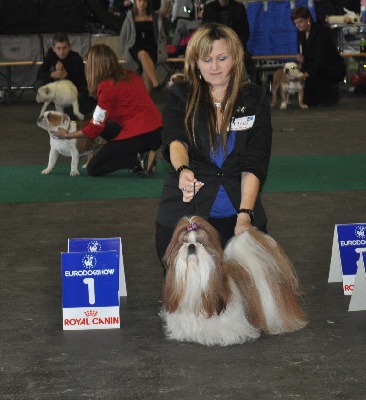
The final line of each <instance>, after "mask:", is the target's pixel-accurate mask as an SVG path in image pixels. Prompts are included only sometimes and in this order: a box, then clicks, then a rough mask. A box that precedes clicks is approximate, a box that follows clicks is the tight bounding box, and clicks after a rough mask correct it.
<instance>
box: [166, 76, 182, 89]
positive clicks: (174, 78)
mask: <svg viewBox="0 0 366 400" xmlns="http://www.w3.org/2000/svg"><path fill="white" fill-rule="evenodd" d="M185 80H186V77H185V76H184V74H182V73H176V74H173V75H172V76H171V77H170V79H169V82H168V84H167V86H168V87H170V86H172V85H173V84H174V83H178V82H183V81H185Z"/></svg>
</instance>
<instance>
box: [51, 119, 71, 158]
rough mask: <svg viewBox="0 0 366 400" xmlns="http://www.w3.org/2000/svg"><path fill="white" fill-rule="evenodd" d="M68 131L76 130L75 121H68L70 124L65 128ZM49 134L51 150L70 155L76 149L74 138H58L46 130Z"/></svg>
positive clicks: (66, 155) (65, 155)
mask: <svg viewBox="0 0 366 400" xmlns="http://www.w3.org/2000/svg"><path fill="white" fill-rule="evenodd" d="M67 130H68V131H69V132H75V131H76V123H75V121H70V126H69V128H68V129H67ZM48 133H49V135H50V147H51V151H57V152H58V153H59V154H61V155H62V156H64V157H72V155H73V153H74V151H75V149H76V139H69V140H65V139H59V138H57V137H56V136H54V134H53V131H48Z"/></svg>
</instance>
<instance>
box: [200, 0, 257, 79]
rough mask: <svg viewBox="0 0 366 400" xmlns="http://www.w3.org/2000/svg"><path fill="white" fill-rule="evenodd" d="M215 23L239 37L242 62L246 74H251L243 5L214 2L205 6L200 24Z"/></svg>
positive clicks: (246, 23)
mask: <svg viewBox="0 0 366 400" xmlns="http://www.w3.org/2000/svg"><path fill="white" fill-rule="evenodd" d="M207 22H217V23H220V24H223V25H226V26H229V27H230V28H231V29H233V31H234V32H235V33H236V34H237V35H238V36H239V39H240V41H241V44H242V45H243V48H244V62H245V68H246V70H247V72H248V74H249V75H250V74H251V68H252V58H251V55H250V53H249V51H248V48H247V43H248V40H249V36H250V29H249V21H248V15H247V11H246V9H245V6H244V4H242V3H239V2H237V1H235V0H214V1H212V2H210V3H208V4H205V6H204V8H203V15H202V23H203V24H204V23H207Z"/></svg>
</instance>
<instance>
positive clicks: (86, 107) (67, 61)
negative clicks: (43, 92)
mask: <svg viewBox="0 0 366 400" xmlns="http://www.w3.org/2000/svg"><path fill="white" fill-rule="evenodd" d="M59 79H69V80H70V81H71V82H72V83H73V84H74V85H75V86H76V87H77V89H78V92H79V107H80V112H81V113H82V114H84V115H85V114H89V113H91V112H92V111H93V110H94V107H95V105H96V102H95V100H93V99H92V98H91V97H89V94H88V90H87V84H86V78H85V72H84V62H83V59H82V57H81V56H80V54H79V53H77V52H76V51H73V50H71V45H70V40H69V37H68V36H67V34H66V33H56V34H55V35H54V36H53V39H52V47H50V48H49V49H48V51H47V54H46V56H45V59H44V61H43V63H42V65H41V66H40V67H39V69H38V72H37V80H36V82H35V83H34V89H35V90H36V91H37V90H38V89H39V88H40V87H41V86H43V85H46V84H47V83H51V82H54V81H56V80H59ZM66 112H67V113H69V112H68V109H66ZM70 117H71V118H73V117H74V116H73V115H70Z"/></svg>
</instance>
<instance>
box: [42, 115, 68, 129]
mask: <svg viewBox="0 0 366 400" xmlns="http://www.w3.org/2000/svg"><path fill="white" fill-rule="evenodd" d="M37 125H38V127H39V128H42V129H44V130H46V131H57V130H58V128H65V129H67V127H68V126H69V125H70V117H69V116H68V115H67V114H64V113H61V112H59V111H45V113H44V114H43V115H41V116H40V117H39V118H38V120H37Z"/></svg>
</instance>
